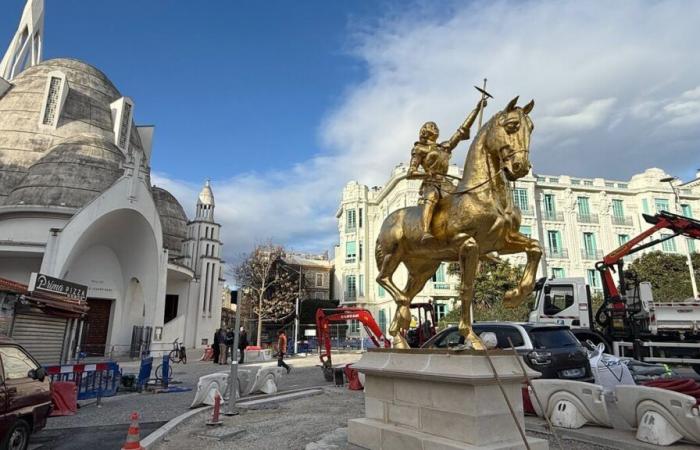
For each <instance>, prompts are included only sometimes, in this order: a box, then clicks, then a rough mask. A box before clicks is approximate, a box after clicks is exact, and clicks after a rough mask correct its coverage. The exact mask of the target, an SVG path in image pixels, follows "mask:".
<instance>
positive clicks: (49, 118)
mask: <svg viewBox="0 0 700 450" xmlns="http://www.w3.org/2000/svg"><path fill="white" fill-rule="evenodd" d="M61 81H62V80H61V79H60V78H59V77H51V79H50V80H49V93H48V95H47V97H46V108H44V119H43V120H42V121H41V123H42V124H44V125H51V126H54V125H55V120H56V115H57V114H58V109H59V107H60V102H61Z"/></svg>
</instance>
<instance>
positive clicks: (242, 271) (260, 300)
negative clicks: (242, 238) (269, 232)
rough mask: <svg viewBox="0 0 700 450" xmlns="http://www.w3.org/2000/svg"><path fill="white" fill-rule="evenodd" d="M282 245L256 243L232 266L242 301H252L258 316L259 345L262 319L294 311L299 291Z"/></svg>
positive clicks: (280, 316)
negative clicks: (250, 250)
mask: <svg viewBox="0 0 700 450" xmlns="http://www.w3.org/2000/svg"><path fill="white" fill-rule="evenodd" d="M284 256H285V250H284V247H282V246H279V245H273V244H264V245H258V246H257V247H255V249H254V250H253V251H252V252H250V253H249V254H247V255H246V256H245V258H244V259H243V261H242V262H241V263H240V264H238V265H237V266H235V267H233V273H234V276H235V278H236V284H237V285H238V286H239V287H240V290H241V293H242V294H243V295H242V298H241V302H252V305H251V306H252V311H253V313H254V314H255V316H257V320H258V333H257V342H256V345H260V343H261V338H262V324H263V321H269V320H279V319H282V318H284V317H286V316H289V315H290V314H293V313H294V303H295V300H296V298H297V296H298V295H299V292H300V290H301V288H300V282H299V280H298V275H297V274H295V273H294V272H293V271H290V270H288V269H287V267H286V266H285V263H284V260H283V258H284Z"/></svg>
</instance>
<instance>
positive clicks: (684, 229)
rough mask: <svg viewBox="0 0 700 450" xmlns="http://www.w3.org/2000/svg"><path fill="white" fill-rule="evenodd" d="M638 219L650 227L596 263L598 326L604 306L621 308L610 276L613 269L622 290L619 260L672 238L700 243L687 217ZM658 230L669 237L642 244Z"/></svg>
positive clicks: (699, 224) (696, 224) (699, 231)
mask: <svg viewBox="0 0 700 450" xmlns="http://www.w3.org/2000/svg"><path fill="white" fill-rule="evenodd" d="M642 216H643V217H644V220H645V221H646V222H647V223H649V224H652V225H653V226H652V227H651V228H649V229H648V230H646V231H644V232H642V233H640V234H639V235H637V236H635V237H634V238H632V239H630V240H629V241H627V242H626V243H624V244H623V245H621V246H620V247H618V248H616V249H615V250H613V251H612V252H610V253H608V254H607V255H605V257H603V260H602V261H599V262H597V263H596V269H597V270H598V271H599V272H600V274H601V278H602V279H603V293H604V300H605V301H604V303H603V305H602V306H601V309H600V310H598V314H596V320H597V321H598V323H601V320H600V314H601V313H602V312H603V310H604V307H605V305H606V304H607V303H612V304H613V309H622V308H624V304H623V303H622V297H621V295H620V291H619V289H618V284H616V283H615V280H614V279H613V275H612V273H613V271H614V270H615V266H617V272H618V276H619V286H620V287H622V288H624V285H625V279H624V273H623V270H622V268H623V260H622V259H623V258H624V257H625V256H629V255H632V254H634V253H637V252H639V251H642V250H644V249H646V248H649V247H652V246H654V245H657V244H660V243H661V242H664V241H666V240H668V239H672V238H674V237H676V236H686V237H689V238H692V239H700V221H697V220H695V219H691V218H690V217H685V216H681V215H678V214H672V213H670V212H668V211H661V212H659V213H658V214H655V215H653V216H651V215H648V214H642ZM662 229H668V230H671V231H672V232H673V234H671V235H669V236H664V237H661V238H657V239H654V240H652V241H650V242H647V243H644V244H642V242H643V241H644V240H645V239H646V238H648V237H649V236H651V235H652V234H654V233H656V232H657V231H659V230H662ZM601 325H602V323H601Z"/></svg>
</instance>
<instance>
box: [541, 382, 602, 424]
mask: <svg viewBox="0 0 700 450" xmlns="http://www.w3.org/2000/svg"><path fill="white" fill-rule="evenodd" d="M532 385H533V386H534V388H535V391H536V392H537V395H538V396H539V399H540V401H541V402H542V406H543V407H544V408H545V409H546V411H541V410H540V408H539V403H538V402H537V400H536V399H535V398H531V400H532V405H533V407H534V408H535V412H536V413H537V415H538V416H540V417H543V416H544V414H547V416H548V417H549V418H550V420H551V421H552V423H553V424H554V425H556V426H560V427H564V428H581V427H582V426H583V425H585V424H586V423H590V424H592V425H601V426H605V427H612V423H611V421H610V416H609V414H608V408H607V405H606V403H605V397H604V395H603V393H604V389H603V387H602V386H599V385H596V384H591V383H584V382H581V381H573V380H553V379H545V380H532ZM531 397H532V395H531Z"/></svg>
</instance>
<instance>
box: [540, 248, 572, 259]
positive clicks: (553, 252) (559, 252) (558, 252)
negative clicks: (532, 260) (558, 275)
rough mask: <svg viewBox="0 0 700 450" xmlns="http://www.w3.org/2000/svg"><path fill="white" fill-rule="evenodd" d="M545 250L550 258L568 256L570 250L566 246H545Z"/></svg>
mask: <svg viewBox="0 0 700 450" xmlns="http://www.w3.org/2000/svg"><path fill="white" fill-rule="evenodd" d="M545 252H546V255H547V257H548V258H563V259H565V258H568V257H569V251H568V250H567V249H565V248H549V247H547V248H545Z"/></svg>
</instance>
